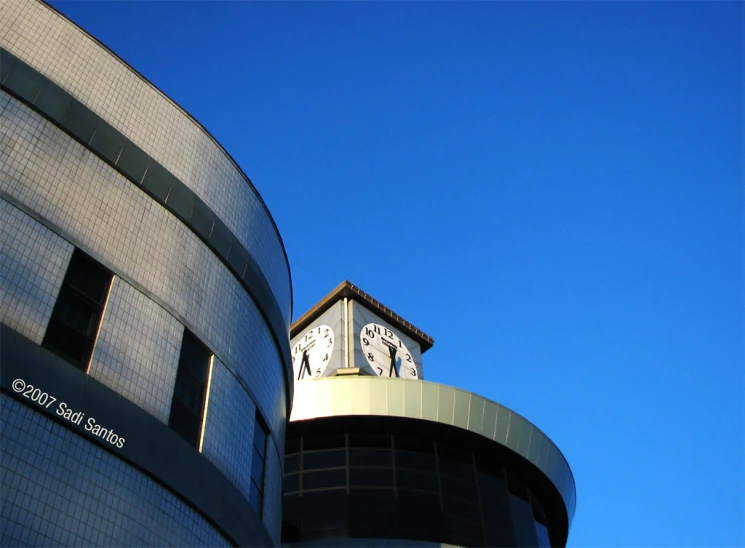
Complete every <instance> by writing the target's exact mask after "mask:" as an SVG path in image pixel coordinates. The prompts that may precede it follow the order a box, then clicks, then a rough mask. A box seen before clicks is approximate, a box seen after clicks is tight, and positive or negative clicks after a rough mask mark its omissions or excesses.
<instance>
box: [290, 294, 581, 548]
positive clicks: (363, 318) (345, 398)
mask: <svg viewBox="0 0 745 548" xmlns="http://www.w3.org/2000/svg"><path fill="white" fill-rule="evenodd" d="M433 343H434V341H433V340H432V339H431V338H429V337H428V336H427V335H426V334H424V333H422V332H421V331H420V330H418V329H417V328H415V327H414V326H412V325H411V324H409V323H408V322H406V321H405V320H403V319H402V318H401V317H400V316H398V315H396V314H395V313H393V312H392V311H391V310H389V309H388V308H386V307H385V306H383V305H382V304H381V303H379V302H378V301H376V300H375V299H373V298H372V297H370V296H369V295H367V294H366V293H364V292H363V291H361V290H360V289H359V288H357V287H355V286H353V285H352V284H349V283H348V282H345V283H343V284H341V285H340V286H339V287H337V288H336V289H335V290H334V291H333V292H332V293H331V294H329V295H328V296H327V297H326V298H324V299H323V300H322V301H321V302H320V303H319V304H318V305H316V306H315V307H314V308H313V309H312V310H311V311H309V312H308V313H307V314H306V315H305V316H303V317H301V318H300V319H299V320H298V321H297V322H296V323H295V324H294V325H293V328H292V340H291V346H292V352H293V363H294V366H295V380H296V383H295V399H294V403H293V410H292V416H291V419H290V424H289V425H288V430H287V441H286V454H285V467H284V497H283V498H284V503H283V529H282V540H283V542H284V543H286V544H287V545H293V546H392V545H396V546H398V545H409V546H433V545H437V546H439V545H455V546H520V547H535V546H538V547H548V546H565V545H566V542H567V538H568V534H569V527H570V524H571V522H572V518H573V516H574V509H575V504H576V491H575V484H574V478H573V476H572V472H571V470H570V468H569V465H568V464H567V461H566V459H565V458H564V456H563V454H562V453H561V451H560V450H559V449H558V448H557V447H556V445H554V443H553V442H552V441H551V440H550V439H549V438H548V437H547V436H546V435H545V434H544V433H543V432H542V431H541V430H539V429H538V428H537V427H536V426H534V425H533V424H531V423H530V422H529V421H527V420H526V419H525V418H523V417H522V416H520V415H519V414H517V413H515V412H514V411H512V410H510V409H508V408H506V407H504V406H501V405H499V404H498V403H495V402H493V401H490V400H488V399H486V398H483V397H481V396H479V395H477V394H472V393H469V392H466V391H463V390H459V389H456V388H453V387H450V386H444V385H440V384H436V383H432V382H426V381H424V380H423V377H424V369H423V366H422V360H421V354H422V352H424V351H426V350H427V349H428V348H429V347H431V346H432V344H433Z"/></svg>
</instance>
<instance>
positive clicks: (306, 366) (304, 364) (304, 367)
mask: <svg viewBox="0 0 745 548" xmlns="http://www.w3.org/2000/svg"><path fill="white" fill-rule="evenodd" d="M306 371H307V372H308V375H310V358H308V351H307V350H303V361H301V362H300V372H299V373H298V374H297V380H300V379H304V378H305V372H306Z"/></svg>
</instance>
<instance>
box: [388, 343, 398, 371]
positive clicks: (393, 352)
mask: <svg viewBox="0 0 745 548" xmlns="http://www.w3.org/2000/svg"><path fill="white" fill-rule="evenodd" d="M388 353H389V354H390V356H391V368H390V369H389V370H388V376H389V377H392V376H393V375H391V373H395V374H396V376H397V377H398V371H397V370H396V348H395V347H394V346H389V347H388Z"/></svg>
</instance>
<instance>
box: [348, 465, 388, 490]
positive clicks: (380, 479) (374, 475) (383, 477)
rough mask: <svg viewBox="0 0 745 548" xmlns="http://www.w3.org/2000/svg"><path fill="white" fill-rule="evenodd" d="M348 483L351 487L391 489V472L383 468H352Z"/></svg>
mask: <svg viewBox="0 0 745 548" xmlns="http://www.w3.org/2000/svg"><path fill="white" fill-rule="evenodd" d="M349 482H350V484H351V485H353V486H368V487H393V470H390V469H389V470H386V469H385V468H352V469H351V470H350V471H349Z"/></svg>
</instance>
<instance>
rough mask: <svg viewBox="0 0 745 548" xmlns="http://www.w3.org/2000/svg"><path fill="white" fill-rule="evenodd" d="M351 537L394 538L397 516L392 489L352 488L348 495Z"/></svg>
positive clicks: (395, 535)
mask: <svg viewBox="0 0 745 548" xmlns="http://www.w3.org/2000/svg"><path fill="white" fill-rule="evenodd" d="M350 501H351V503H350V509H351V524H350V536H351V537H352V538H396V537H397V536H398V535H397V532H396V520H397V518H398V519H400V516H398V511H397V505H396V498H395V496H394V493H393V490H392V489H364V488H362V489H360V488H357V489H355V488H352V491H351V495H350Z"/></svg>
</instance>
